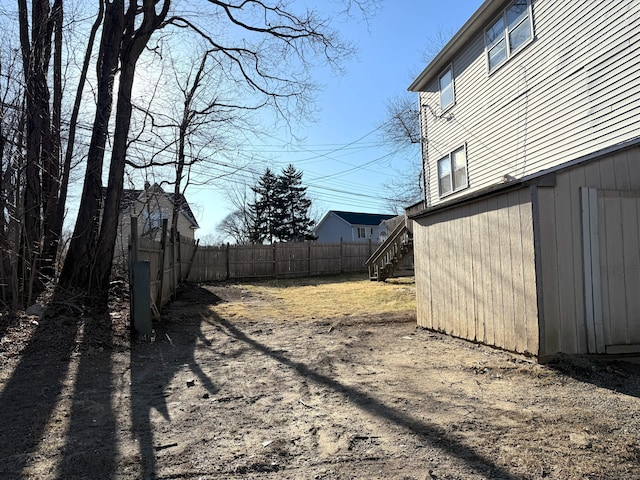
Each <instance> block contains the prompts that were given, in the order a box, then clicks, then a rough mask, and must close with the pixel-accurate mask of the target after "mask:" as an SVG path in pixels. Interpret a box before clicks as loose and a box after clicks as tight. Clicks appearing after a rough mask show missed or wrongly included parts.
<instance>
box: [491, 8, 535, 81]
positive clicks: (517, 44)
mask: <svg viewBox="0 0 640 480" xmlns="http://www.w3.org/2000/svg"><path fill="white" fill-rule="evenodd" d="M484 39H485V44H486V49H487V61H488V63H489V72H491V71H493V70H494V69H496V68H497V67H498V66H500V65H502V63H503V62H505V61H506V60H507V59H509V58H511V56H512V55H513V54H515V53H516V52H517V51H518V50H519V49H520V48H522V47H523V46H524V45H525V44H527V43H528V42H529V41H530V40H532V39H533V26H532V22H531V7H530V3H529V0H516V1H515V2H513V3H512V4H511V5H509V7H507V8H506V10H504V11H503V12H502V14H501V15H500V17H499V18H498V19H497V20H496V21H495V22H494V23H493V24H492V25H491V26H490V27H489V28H487V30H486V31H485V34H484Z"/></svg>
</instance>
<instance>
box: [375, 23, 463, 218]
mask: <svg viewBox="0 0 640 480" xmlns="http://www.w3.org/2000/svg"><path fill="white" fill-rule="evenodd" d="M453 33H454V32H453V31H451V30H447V29H444V28H442V27H440V28H439V29H438V30H437V31H436V32H435V33H434V34H432V35H430V36H428V37H427V42H426V46H425V49H424V53H423V55H422V61H423V63H425V64H426V63H429V62H430V61H431V59H432V58H433V57H435V56H436V55H437V54H438V52H439V51H440V50H441V49H442V47H443V46H444V45H445V44H446V43H447V42H448V41H449V39H450V38H451V36H452V35H453ZM386 106H387V109H386V116H385V119H384V121H383V122H382V124H381V127H382V136H383V138H384V140H385V141H386V142H387V144H388V145H389V148H390V149H392V150H394V151H395V152H396V155H399V156H400V155H401V156H404V158H405V160H406V165H405V166H404V167H403V168H402V169H396V171H395V172H394V175H393V176H391V177H390V178H389V179H388V180H387V181H386V182H385V183H384V184H383V188H384V189H385V190H387V192H389V193H388V194H387V197H388V198H389V199H390V200H389V201H388V202H387V206H388V207H389V209H391V210H392V211H393V212H395V213H396V214H398V215H400V214H402V213H403V212H404V208H405V207H407V206H409V205H411V204H413V203H415V202H417V201H419V200H421V199H422V198H423V197H424V194H425V192H424V177H423V175H424V172H423V168H422V161H421V150H420V147H421V145H422V130H421V127H420V105H419V102H418V99H417V98H416V97H415V95H413V94H408V93H407V92H405V93H403V94H398V95H396V96H395V97H392V98H390V99H389V100H388V101H387V105H386Z"/></svg>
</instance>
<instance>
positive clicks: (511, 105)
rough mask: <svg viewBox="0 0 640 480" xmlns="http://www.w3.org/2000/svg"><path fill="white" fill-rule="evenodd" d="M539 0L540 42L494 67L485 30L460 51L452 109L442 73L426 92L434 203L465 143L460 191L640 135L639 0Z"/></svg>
mask: <svg viewBox="0 0 640 480" xmlns="http://www.w3.org/2000/svg"><path fill="white" fill-rule="evenodd" d="M532 3H533V21H534V31H535V39H534V41H533V42H532V43H531V44H529V45H528V46H526V47H525V48H524V49H523V50H522V51H521V52H519V53H518V54H516V55H515V56H514V57H513V58H511V59H510V60H509V61H507V62H506V63H505V64H504V65H503V66H502V67H500V68H498V69H497V70H496V71H494V72H492V74H491V75H489V74H488V73H487V67H486V62H485V56H484V40H483V32H482V31H480V32H478V34H477V36H476V37H475V38H474V40H473V41H472V42H470V44H469V45H468V46H467V47H466V48H465V49H464V50H463V51H462V52H461V53H460V54H459V55H458V56H457V57H456V58H454V59H453V62H452V65H453V72H454V81H455V93H456V104H455V105H454V106H453V107H452V108H451V109H450V110H447V111H446V112H445V113H444V114H442V112H440V111H439V102H438V88H437V78H434V79H433V82H432V83H431V84H430V86H429V87H428V88H427V91H426V92H422V93H421V94H420V97H421V98H420V103H421V105H422V108H421V112H422V117H423V128H425V129H426V132H425V133H426V136H427V139H428V145H427V146H426V148H425V151H426V152H427V155H428V159H427V162H428V165H427V172H426V175H427V179H428V184H429V185H430V187H431V188H430V190H429V192H428V194H427V195H428V198H427V202H428V204H429V205H436V204H438V203H439V202H440V201H441V199H440V198H439V197H438V190H437V185H438V182H437V172H436V162H437V160H438V159H439V158H441V157H442V156H444V155H446V154H447V153H449V152H450V151H452V150H453V149H454V148H456V147H457V146H459V145H461V144H462V143H465V142H466V145H467V159H468V166H469V175H468V176H469V188H468V189H466V190H463V191H461V192H459V193H457V194H456V195H459V196H462V195H465V194H468V193H470V192H473V191H476V190H479V189H482V188H484V187H487V186H489V185H492V184H497V183H500V181H501V179H502V177H503V176H504V175H507V174H508V175H511V176H513V177H516V178H521V177H523V176H526V175H529V174H532V173H535V172H538V171H541V170H544V169H547V168H550V167H552V166H555V165H558V164H561V163H563V162H565V161H567V160H568V159H573V158H578V157H580V156H583V155H586V154H589V153H593V152H596V151H599V150H601V149H603V148H605V147H608V146H613V145H616V144H618V143H621V142H624V141H627V140H631V139H634V138H637V137H638V136H639V135H640V128H639V127H638V125H640V48H638V45H639V44H640V2H637V1H628V0H594V1H589V2H563V1H553V0H534V1H533V2H532ZM448 198H451V197H448Z"/></svg>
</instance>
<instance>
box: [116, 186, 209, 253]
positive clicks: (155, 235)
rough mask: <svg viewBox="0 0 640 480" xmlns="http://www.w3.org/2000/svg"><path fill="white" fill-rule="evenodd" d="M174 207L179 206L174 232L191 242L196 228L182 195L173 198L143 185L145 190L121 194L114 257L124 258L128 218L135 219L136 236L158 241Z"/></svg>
mask: <svg viewBox="0 0 640 480" xmlns="http://www.w3.org/2000/svg"><path fill="white" fill-rule="evenodd" d="M174 205H178V207H179V209H180V210H179V214H178V226H177V230H178V233H179V234H180V235H182V236H183V237H186V238H189V239H193V238H194V234H195V230H196V229H197V228H199V226H198V222H197V221H196V219H195V216H194V215H193V212H192V210H191V207H190V206H189V203H188V202H187V200H186V198H184V196H183V195H179V196H177V197H176V195H175V194H174V193H168V192H165V191H164V190H163V189H162V188H161V187H160V186H159V185H158V184H154V185H149V184H148V183H147V184H145V188H144V190H127V189H125V190H124V191H123V192H122V202H121V205H120V218H119V220H118V238H117V243H116V253H115V255H116V256H122V255H126V253H127V250H128V245H129V237H130V235H131V217H132V216H136V217H138V235H140V236H142V237H147V238H151V239H153V240H159V239H160V233H161V231H162V221H163V220H164V219H167V220H168V223H169V225H168V227H169V228H171V217H172V215H173V208H174Z"/></svg>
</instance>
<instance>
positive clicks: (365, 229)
mask: <svg viewBox="0 0 640 480" xmlns="http://www.w3.org/2000/svg"><path fill="white" fill-rule="evenodd" d="M360 232H362V235H360ZM357 235H358V238H367V227H358V230H357Z"/></svg>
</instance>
